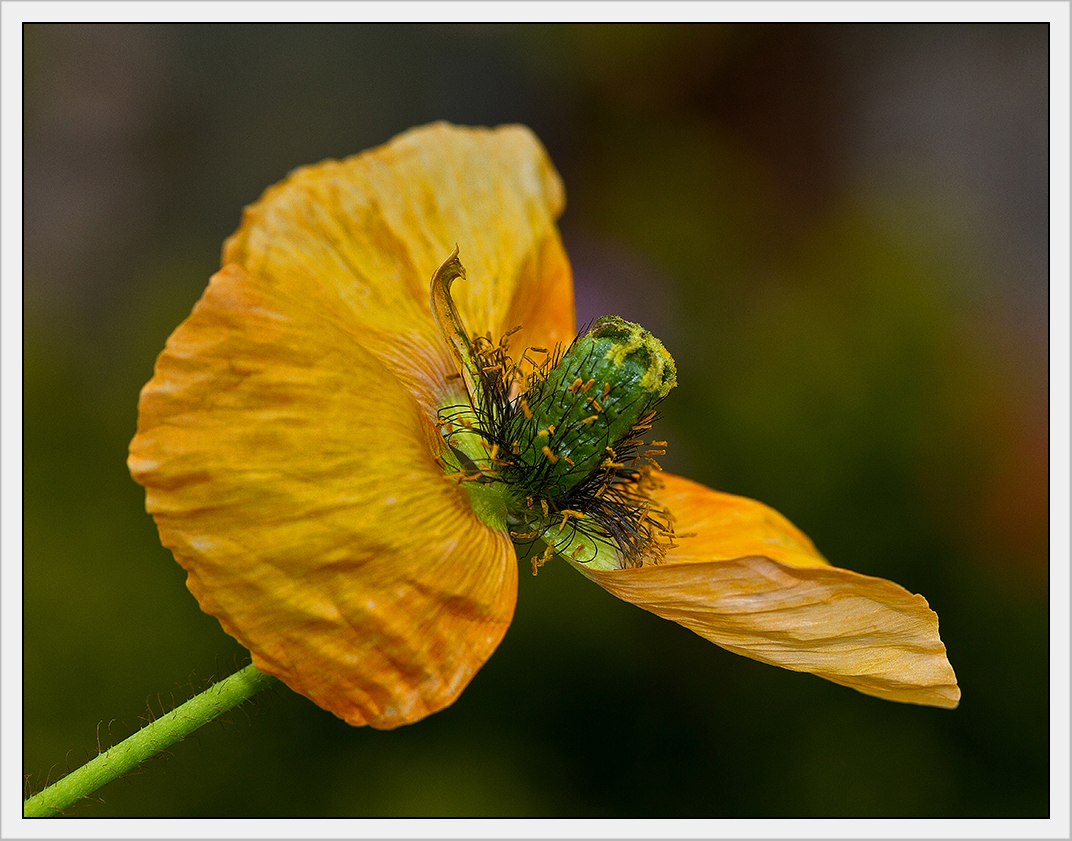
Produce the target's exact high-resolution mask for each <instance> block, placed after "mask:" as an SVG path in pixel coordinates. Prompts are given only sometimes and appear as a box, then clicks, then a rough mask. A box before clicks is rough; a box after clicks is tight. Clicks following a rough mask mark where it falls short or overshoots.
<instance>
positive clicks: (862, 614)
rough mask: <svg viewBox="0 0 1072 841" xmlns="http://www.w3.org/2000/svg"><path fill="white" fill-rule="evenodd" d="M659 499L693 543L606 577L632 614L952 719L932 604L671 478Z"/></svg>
mask: <svg viewBox="0 0 1072 841" xmlns="http://www.w3.org/2000/svg"><path fill="white" fill-rule="evenodd" d="M660 478H661V479H662V480H663V482H664V487H663V488H662V489H661V490H660V491H657V492H655V493H654V494H653V496H654V497H655V498H656V499H657V501H658V502H659V503H660V504H662V505H664V506H666V507H667V508H668V509H669V510H670V511H671V512H672V514H673V515H674V521H675V522H674V527H675V530H676V531H677V532H678V533H679V534H682V535H689V534H692V536H684V537H681V538H680V540H679V546H678V547H677V548H675V549H672V550H671V551H670V552H668V553H667V556H666V559H665V562H664V563H661V564H655V565H645V566H642V567H636V568H631V569H623V570H610V571H602V572H601V571H598V570H589V569H585V568H584V567H583V566H581V565H578V569H580V570H581V571H582V572H584V574H585V575H587V576H588V577H589V578H591V579H592V580H593V581H595V582H596V583H598V584H599V585H601V586H602V587H604V588H605V589H607V590H609V591H610V592H611V593H613V594H614V595H616V596H618V597H619V598H621V599H624V600H625V601H627V602H631V603H633V604H635V605H638V606H639V607H642V608H644V609H645V610H649V611H651V612H652V613H655V614H657V615H658V616H661V617H663V618H664V619H670V620H672V621H674V622H678V623H679V624H681V625H684V626H685V627H686V628H689V629H690V630H692V631H695V632H696V633H697V634H699V635H700V636H702V637H704V638H705V639H708V640H710V641H711V642H713V643H715V644H716V645H720V646H722V647H723V648H726V649H728V650H729V651H732V652H734V653H736V654H742V655H744V656H745V657H751V658H753V659H755V660H760V661H762V662H764V663H770V664H772V665H775V666H782V667H784V668H787V669H792V670H794V671H801V672H811V673H813V674H816V675H818V676H820V677H824V678H826V679H827V680H831V681H833V682H834V683H839V684H842V685H844V686H850V687H852V688H853V689H857V690H859V691H860V692H864V693H866V694H868V695H876V696H878V697H880V698H885V699H887V700H892V701H905V702H908V703H913V704H927V705H931V706H937V707H946V708H953V707H955V706H957V703H958V702H959V700H960V690H959V688H958V687H957V685H956V676H955V675H954V673H953V669H952V667H951V666H950V665H949V660H948V659H947V657H946V650H945V646H944V645H943V644H942V641H941V639H940V638H939V636H938V617H937V616H936V615H935V613H934V612H933V611H932V610H931V609H930V608H929V607H928V605H927V601H926V599H924V598H923V597H922V596H919V595H913V594H912V593H909V592H908V591H907V590H905V589H904V588H903V587H900V586H899V585H897V584H894V583H893V582H891V581H886V580H884V579H881V578H872V577H870V576H866V575H859V574H857V573H854V572H850V571H848V570H844V569H837V568H835V567H831V566H829V565H827V563H826V561H825V560H824V559H823V558H822V556H821V555H819V553H818V552H816V550H815V548H814V547H813V546H812V544H811V541H810V540H808V538H807V537H805V536H804V534H803V533H801V532H800V531H799V530H798V529H797V528H796V527H795V526H793V525H792V524H791V523H790V522H789V521H788V520H786V519H785V518H784V517H783V516H782V515H781V514H779V513H778V512H776V511H774V510H773V509H771V508H769V507H767V506H766V505H763V504H762V503H759V502H755V501H754V500H750V499H745V498H743V497H737V496H731V495H730V494H724V493H719V492H717V491H713V490H710V489H709V488H706V487H704V486H703V485H699V484H697V483H695V482H691V481H689V480H687V479H682V478H680V477H677V476H673V475H669V474H660Z"/></svg>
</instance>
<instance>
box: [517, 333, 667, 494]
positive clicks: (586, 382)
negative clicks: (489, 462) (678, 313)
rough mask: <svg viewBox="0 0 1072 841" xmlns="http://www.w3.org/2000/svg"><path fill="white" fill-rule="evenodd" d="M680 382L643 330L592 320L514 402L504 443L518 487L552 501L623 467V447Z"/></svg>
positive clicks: (661, 349) (662, 351)
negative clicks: (516, 473) (516, 470)
mask: <svg viewBox="0 0 1072 841" xmlns="http://www.w3.org/2000/svg"><path fill="white" fill-rule="evenodd" d="M676 384H677V372H676V368H675V366H674V360H673V358H672V357H671V356H670V354H669V353H667V351H666V349H665V348H664V347H663V345H662V342H660V341H659V340H658V339H656V338H655V337H654V336H653V335H652V334H651V333H649V332H648V331H647V330H645V329H643V328H642V327H640V325H638V324H633V323H631V322H628V321H624V320H623V319H621V318H617V317H616V316H604V317H602V318H599V319H597V320H596V322H595V323H594V324H593V325H592V327H591V329H590V330H589V331H588V332H587V333H586V334H585V335H583V336H581V337H579V338H578V339H577V341H575V342H574V343H573V344H572V345H571V346H570V347H569V348H568V349H567V350H566V351H565V353H564V354H563V356H562V358H561V359H560V360H559V362H558V364H557V365H555V366H554V367H553V368H552V369H551V370H550V371H548V372H547V375H546V376H545V377H544V378H543V379H537V381H536V382H535V383H534V384H533V385H532V386H531V388H530V389H529V391H528V393H527V394H526V395H525V396H524V397H523V398H522V400H521V401H519V409H520V411H518V412H517V413H516V414H515V415H514V417H513V419H512V422H511V423H510V431H509V435H508V438H509V440H510V442H511V449H513V450H514V453H513V455H512V457H513V459H514V460H515V463H517V466H518V467H519V468H523V469H522V470H521V471H520V475H519V476H518V481H517V483H516V487H517V489H518V490H519V491H521V492H523V493H524V494H526V495H530V496H533V497H538V498H540V499H547V500H550V501H551V502H552V504H555V503H556V502H560V501H566V500H568V497H569V494H570V492H571V491H573V490H574V489H575V488H577V487H578V486H579V485H580V484H581V483H583V482H584V481H585V480H586V479H588V478H589V477H590V476H591V475H592V474H593V473H594V472H595V471H597V470H600V469H615V468H616V467H617V468H621V467H622V465H621V464H620V463H618V458H619V457H620V456H621V455H622V453H621V452H619V449H620V448H623V447H628V446H629V445H628V442H629V441H630V440H632V439H633V438H634V433H635V432H636V431H637V430H636V428H637V427H638V426H644V425H645V424H646V423H650V417H649V416H650V415H651V414H652V412H653V410H654V408H655V406H656V405H657V404H658V403H659V401H661V400H662V399H663V398H664V397H665V396H666V395H667V394H668V393H669V391H670V389H672V388H673V387H674V386H675V385H676Z"/></svg>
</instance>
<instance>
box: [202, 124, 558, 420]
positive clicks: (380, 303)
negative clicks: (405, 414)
mask: <svg viewBox="0 0 1072 841" xmlns="http://www.w3.org/2000/svg"><path fill="white" fill-rule="evenodd" d="M564 202H565V198H564V193H563V189H562V182H561V180H560V179H559V177H558V174H557V173H556V172H555V170H554V167H553V166H552V165H551V162H550V160H549V159H548V157H547V153H546V152H545V151H544V149H543V147H542V146H541V145H540V142H539V141H538V140H537V139H536V137H535V136H534V135H533V134H532V132H531V131H529V130H528V129H527V128H524V127H523V126H503V127H500V128H497V129H472V128H459V127H456V126H451V125H448V124H446V123H435V124H433V125H429V126H424V127H421V128H416V129H411V130H410V131H407V132H405V133H404V134H401V135H399V136H398V137H396V138H395V139H394V140H392V141H390V142H389V143H387V144H386V145H384V146H380V147H378V148H376V149H372V150H370V151H368V152H364V153H362V154H360V155H356V156H354V157H352V158H348V159H347V160H344V161H325V162H323V163H320V164H317V165H315V166H309V167H303V168H301V169H298V170H296V171H295V172H293V173H292V174H291V175H290V176H289V177H288V178H287V179H286V180H284V181H283V182H282V183H280V184H278V185H276V186H274V187H272V188H270V189H269V190H267V191H266V192H265V194H264V195H263V197H262V198H261V199H260V200H259V201H258V202H256V203H255V204H253V205H251V206H250V207H248V208H247V209H246V211H245V214H244V217H243V221H242V225H241V227H240V228H239V230H238V231H237V232H236V233H235V234H234V235H233V236H232V237H231V238H230V239H229V240H228V241H227V243H226V244H225V246H224V251H223V262H224V263H225V264H226V263H237V264H239V265H240V266H242V267H243V268H244V269H246V271H248V272H249V273H250V274H251V275H253V276H255V277H257V278H259V279H260V280H262V281H263V282H265V283H269V284H271V285H272V286H274V287H276V288H278V289H280V290H283V291H285V292H287V293H288V294H291V295H293V296H294V297H296V298H298V299H299V300H303V301H306V302H308V303H309V304H310V306H314V307H318V308H320V309H321V310H322V311H325V312H340V313H341V314H343V315H342V317H343V318H344V319H345V323H346V325H347V329H348V330H351V331H353V332H354V333H355V335H359V337H360V341H361V343H362V344H363V345H364V346H365V347H366V348H367V349H368V350H370V351H372V353H373V354H375V355H376V356H377V357H378V358H379V359H380V360H381V361H383V362H385V363H386V364H387V365H388V367H390V368H391V369H392V370H394V371H395V372H396V374H398V376H399V377H400V378H401V379H402V380H403V382H405V383H406V384H407V386H409V387H410V389H411V390H412V391H414V393H416V394H417V395H418V397H419V398H420V399H421V400H422V402H423V403H424V404H425V405H426V406H431V407H432V408H433V409H434V408H435V407H436V406H437V404H438V402H439V399H440V397H441V395H442V389H443V381H444V379H443V378H444V376H445V375H446V374H447V373H451V372H453V367H452V365H451V357H450V354H449V353H448V350H447V348H446V346H445V345H444V343H443V341H442V338H441V337H440V336H439V334H438V333H437V332H436V330H435V325H434V323H433V321H432V316H431V309H430V305H429V281H430V280H431V277H432V274H433V273H434V272H435V270H436V268H438V267H439V265H440V264H441V263H442V262H443V261H444V260H446V259H447V257H448V256H450V253H451V251H452V250H453V249H454V246H455V245H457V246H458V247H459V249H460V258H461V262H462V264H463V265H464V266H465V268H466V270H467V273H468V277H467V280H466V281H464V282H459V283H457V284H455V285H454V288H453V289H452V293H453V295H454V298H455V303H456V304H457V306H458V309H459V311H460V313H461V316H462V319H463V321H464V323H465V325H466V326H467V327H468V329H469V331H470V333H471V334H472V335H474V336H475V335H491V337H492V338H493V340H496V341H497V340H498V338H499V337H500V336H501V335H502V334H503V333H505V332H506V331H508V330H510V329H512V328H514V327H517V326H519V325H520V326H523V330H522V331H521V332H520V333H518V334H516V335H515V336H514V337H513V339H512V340H511V349H512V351H513V352H514V355H515V357H516V356H518V355H520V353H521V352H522V351H523V350H524V349H525V347H527V346H529V345H539V346H545V347H548V348H550V347H553V346H554V345H555V343H558V342H561V343H564V344H566V343H569V342H570V341H572V340H573V338H574V335H575V328H574V310H573V286H572V279H571V275H570V269H569V263H568V261H567V259H566V255H565V252H564V250H563V248H562V244H561V241H560V239H559V235H558V231H557V229H556V227H555V219H557V217H558V216H559V215H560V214H561V213H562V209H563V206H564Z"/></svg>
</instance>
